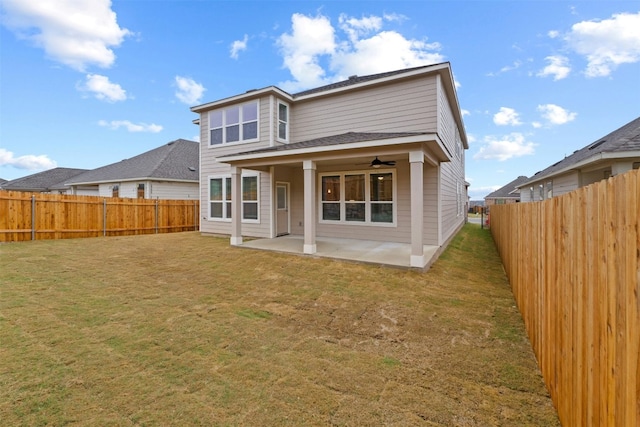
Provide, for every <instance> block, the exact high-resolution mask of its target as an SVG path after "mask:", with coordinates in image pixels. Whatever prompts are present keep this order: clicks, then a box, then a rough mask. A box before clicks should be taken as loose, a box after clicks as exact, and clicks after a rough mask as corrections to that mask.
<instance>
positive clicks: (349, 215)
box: [345, 203, 365, 222]
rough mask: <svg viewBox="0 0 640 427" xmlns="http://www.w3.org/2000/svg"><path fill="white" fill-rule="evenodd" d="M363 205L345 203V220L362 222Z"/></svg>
mask: <svg viewBox="0 0 640 427" xmlns="http://www.w3.org/2000/svg"><path fill="white" fill-rule="evenodd" d="M364 206H365V205H364V203H346V204H345V208H346V212H345V219H346V220H347V221H362V222H364V219H365V218H364V210H365V209H364Z"/></svg>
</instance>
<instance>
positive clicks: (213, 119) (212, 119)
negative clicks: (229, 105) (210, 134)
mask: <svg viewBox="0 0 640 427" xmlns="http://www.w3.org/2000/svg"><path fill="white" fill-rule="evenodd" d="M220 127H222V110H218V111H211V112H210V113H209V128H220Z"/></svg>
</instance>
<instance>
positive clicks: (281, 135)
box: [278, 102, 289, 141]
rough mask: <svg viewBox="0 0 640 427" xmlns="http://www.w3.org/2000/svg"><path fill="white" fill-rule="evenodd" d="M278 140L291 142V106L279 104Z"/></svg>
mask: <svg viewBox="0 0 640 427" xmlns="http://www.w3.org/2000/svg"><path fill="white" fill-rule="evenodd" d="M278 139H279V140H280V141H288V140H289V106H288V105H287V104H285V103H283V102H278Z"/></svg>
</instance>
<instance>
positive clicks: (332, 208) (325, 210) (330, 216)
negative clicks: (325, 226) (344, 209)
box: [322, 203, 340, 221]
mask: <svg viewBox="0 0 640 427" xmlns="http://www.w3.org/2000/svg"><path fill="white" fill-rule="evenodd" d="M322 219H324V220H327V221H340V203H323V204H322Z"/></svg>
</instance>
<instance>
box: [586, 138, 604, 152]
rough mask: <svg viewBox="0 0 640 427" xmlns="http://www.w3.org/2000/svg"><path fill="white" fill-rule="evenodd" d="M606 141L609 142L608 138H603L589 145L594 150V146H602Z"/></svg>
mask: <svg viewBox="0 0 640 427" xmlns="http://www.w3.org/2000/svg"><path fill="white" fill-rule="evenodd" d="M605 142H607V140H606V139H603V140H602V141H598V142H595V143H593V144H592V145H591V147H589V150H593V149H594V148H596V147H599V146H601V145H602V144H604V143H605Z"/></svg>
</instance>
